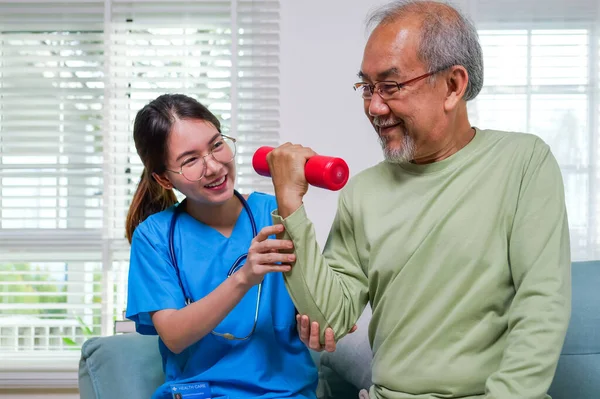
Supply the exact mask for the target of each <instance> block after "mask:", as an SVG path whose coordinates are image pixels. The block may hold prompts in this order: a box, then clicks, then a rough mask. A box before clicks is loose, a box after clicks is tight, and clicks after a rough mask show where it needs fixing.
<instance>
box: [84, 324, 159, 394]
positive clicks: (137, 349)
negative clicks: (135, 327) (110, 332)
mask: <svg viewBox="0 0 600 399" xmlns="http://www.w3.org/2000/svg"><path fill="white" fill-rule="evenodd" d="M164 380H165V376H164V373H163V370H162V358H161V356H160V352H159V350H158V337H157V336H144V335H140V334H137V333H134V334H123V335H114V336H109V337H97V338H91V339H89V340H87V341H86V342H85V343H84V344H83V346H82V348H81V360H80V362H79V392H80V398H81V399H114V398H127V399H148V398H150V397H151V396H152V394H153V393H154V391H156V389H157V388H158V387H159V386H160V385H161V384H162V383H164Z"/></svg>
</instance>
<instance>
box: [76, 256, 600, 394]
mask: <svg viewBox="0 0 600 399" xmlns="http://www.w3.org/2000/svg"><path fill="white" fill-rule="evenodd" d="M369 319H370V310H369V309H367V310H366V311H365V313H364V314H363V315H362V316H361V318H360V320H359V322H358V327H359V328H358V330H357V331H356V332H355V333H353V334H350V335H348V336H346V337H345V338H343V339H342V340H340V342H339V343H338V345H337V350H336V351H335V352H333V353H326V352H323V353H322V354H316V353H313V355H314V359H315V362H316V363H317V365H318V367H319V388H318V396H319V397H320V398H323V399H348V398H357V397H358V391H359V389H361V388H367V389H368V387H369V385H370V383H371V350H370V347H369V343H368V339H367V325H368V322H369ZM163 380H164V375H163V373H162V366H161V359H160V354H159V353H158V345H157V337H156V336H142V335H138V334H125V335H115V336H109V337H100V338H92V339H90V340H88V341H87V342H85V344H84V345H83V347H82V351H81V361H80V368H79V390H80V395H81V398H82V399H117V398H127V399H148V398H150V396H151V395H152V393H153V392H154V390H155V389H156V387H158V386H159V385H160V384H161V383H162V382H163ZM549 393H550V395H551V396H552V398H553V399H598V398H600V261H595V262H575V263H574V264H573V311H572V316H571V323H570V325H569V331H568V333H567V339H566V342H565V345H564V347H563V350H562V355H561V358H560V362H559V365H558V369H557V372H556V376H555V378H554V381H553V383H552V386H551V388H550V392H549Z"/></svg>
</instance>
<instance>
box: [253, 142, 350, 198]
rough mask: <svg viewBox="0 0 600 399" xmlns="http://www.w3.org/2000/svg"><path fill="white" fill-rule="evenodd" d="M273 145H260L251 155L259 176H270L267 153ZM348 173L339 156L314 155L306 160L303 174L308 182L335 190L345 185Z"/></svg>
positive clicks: (271, 149) (346, 166)
mask: <svg viewBox="0 0 600 399" xmlns="http://www.w3.org/2000/svg"><path fill="white" fill-rule="evenodd" d="M273 149H274V148H273V147H267V146H264V147H260V148H259V149H258V150H256V152H255V153H254V156H253V157H252V166H253V167H254V170H255V171H256V173H258V174H259V175H261V176H265V177H271V172H270V171H269V164H268V163H267V154H268V153H269V152H271V151H273ZM349 175H350V172H349V169H348V165H347V164H346V162H345V161H344V160H343V159H341V158H336V157H327V156H324V155H315V156H313V157H311V158H309V160H308V161H306V165H305V166H304V176H306V181H307V182H308V184H310V185H312V186H315V187H320V188H325V189H327V190H332V191H337V190H339V189H341V188H342V187H344V185H346V182H347V181H348V177H349Z"/></svg>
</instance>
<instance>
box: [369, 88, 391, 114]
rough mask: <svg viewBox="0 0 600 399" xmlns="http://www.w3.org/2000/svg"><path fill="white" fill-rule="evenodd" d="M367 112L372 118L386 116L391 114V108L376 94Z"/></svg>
mask: <svg viewBox="0 0 600 399" xmlns="http://www.w3.org/2000/svg"><path fill="white" fill-rule="evenodd" d="M367 112H368V113H369V115H370V116H379V115H385V114H387V113H389V112H390V107H389V106H388V105H387V103H386V102H385V101H383V99H382V98H381V96H380V95H379V94H377V92H375V93H373V96H372V97H371V101H369V106H368V108H367Z"/></svg>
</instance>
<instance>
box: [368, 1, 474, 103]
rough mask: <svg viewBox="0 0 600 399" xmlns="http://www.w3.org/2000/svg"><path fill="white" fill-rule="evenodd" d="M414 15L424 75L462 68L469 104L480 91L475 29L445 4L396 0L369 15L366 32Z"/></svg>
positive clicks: (456, 11)
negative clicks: (418, 18)
mask: <svg viewBox="0 0 600 399" xmlns="http://www.w3.org/2000/svg"><path fill="white" fill-rule="evenodd" d="M410 14H413V15H414V14H416V15H419V16H421V17H422V18H423V23H422V26H421V40H420V45H419V57H420V58H421V60H422V61H423V62H424V63H425V64H426V65H427V67H428V69H429V71H428V72H436V71H440V70H444V69H446V68H449V67H451V66H454V65H460V66H463V67H464V68H465V69H466V70H467V73H468V76H469V81H468V84H467V89H466V91H465V96H464V98H465V101H469V100H473V99H474V98H475V97H477V95H478V94H479V92H480V91H481V88H482V87H483V53H482V51H481V45H480V44H479V36H478V34H477V29H476V28H475V25H474V24H473V23H472V22H471V21H470V20H469V19H468V18H467V17H466V16H464V15H463V14H461V12H460V11H458V10H457V9H456V8H454V7H452V6H451V5H449V4H447V3H441V2H437V1H423V0H396V1H393V2H391V3H390V4H387V5H385V6H382V7H380V8H378V9H376V10H375V11H373V12H372V13H371V14H370V15H369V16H368V17H367V28H368V29H370V28H372V27H374V26H378V25H381V24H387V23H391V22H394V21H396V20H397V19H399V18H401V17H404V16H407V15H410Z"/></svg>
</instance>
